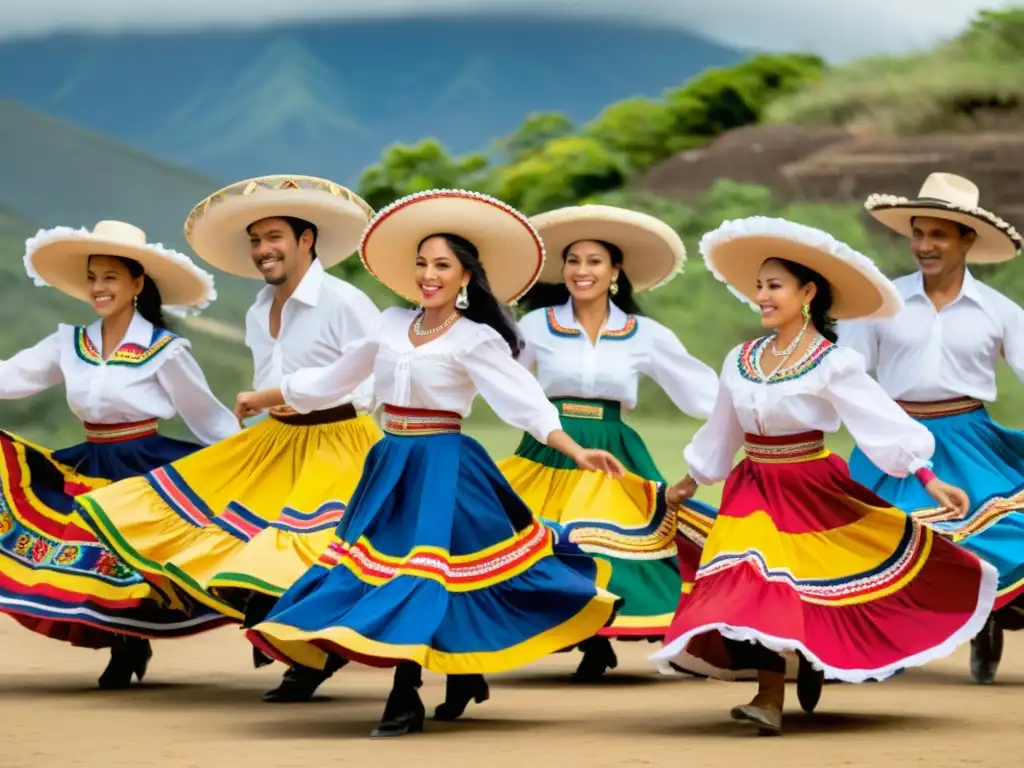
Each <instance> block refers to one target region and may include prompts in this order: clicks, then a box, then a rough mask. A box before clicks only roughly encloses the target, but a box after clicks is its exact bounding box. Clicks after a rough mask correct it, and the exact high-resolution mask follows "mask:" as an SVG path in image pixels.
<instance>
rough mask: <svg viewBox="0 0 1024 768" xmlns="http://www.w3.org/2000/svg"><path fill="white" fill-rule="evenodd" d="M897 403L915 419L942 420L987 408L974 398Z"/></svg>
mask: <svg viewBox="0 0 1024 768" xmlns="http://www.w3.org/2000/svg"><path fill="white" fill-rule="evenodd" d="M896 402H897V403H899V406H900V408H902V409H903V410H904V411H906V412H907V415H908V416H912V417H913V418H915V419H942V418H945V417H946V416H959V415H960V414H962V413H972V412H974V411H979V410H981V409H982V408H984V407H985V404H984V403H983V402H981V400H975V399H974V398H973V397H954V398H952V399H951V400H936V401H933V402H927V403H909V402H906V401H904V400H897V401H896Z"/></svg>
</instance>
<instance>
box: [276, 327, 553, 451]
mask: <svg viewBox="0 0 1024 768" xmlns="http://www.w3.org/2000/svg"><path fill="white" fill-rule="evenodd" d="M415 317H416V310H410V309H402V308H399V307H391V308H389V309H385V310H384V311H383V312H382V313H381V317H380V325H379V326H378V328H377V330H376V331H375V333H374V334H373V336H372V337H367V338H365V339H363V340H361V341H357V342H354V343H352V344H350V345H349V346H347V347H346V348H345V350H344V351H343V352H342V355H341V357H340V358H339V359H337V360H335V361H334V363H332V364H331V365H329V366H327V367H326V368H310V369H306V370H303V371H298V372H296V373H293V374H290V375H287V376H285V377H284V379H283V381H282V382H281V391H282V393H283V395H284V399H285V402H287V403H288V405H290V406H291V407H292V408H294V409H295V410H296V411H298V412H299V413H308V412H309V411H314V410H319V409H321V408H323V407H324V404H325V403H327V402H330V401H332V400H333V399H334V398H337V397H341V396H342V395H344V394H346V393H347V392H350V391H351V390H352V389H353V388H354V387H355V386H356V385H357V384H358V383H359V382H361V381H362V380H363V379H364V378H365V377H366V376H367V375H369V374H370V373H371V372H372V373H373V378H374V396H375V397H376V399H377V401H378V402H379V403H385V404H388V405H395V406H399V407H405V408H424V409H430V410H437V411H451V412H454V413H458V414H459V415H461V416H462V417H463V418H465V417H466V416H468V415H469V413H470V407H471V406H472V403H473V400H474V399H475V398H476V395H477V393H478V392H479V394H480V395H481V396H483V398H484V400H486V401H487V403H488V404H489V405H490V406H491V408H493V409H494V411H495V413H497V414H498V416H499V417H500V418H501V419H503V420H504V421H505V422H507V423H508V424H510V425H511V426H513V427H515V428H517V429H521V430H523V431H526V432H529V433H530V434H531V435H533V436H534V437H535V438H536V439H537V440H539V441H540V442H542V443H546V442H547V438H548V435H550V434H551V433H552V432H554V431H556V430H560V429H561V428H562V424H561V422H560V421H559V418H558V409H557V408H555V406H553V405H552V404H551V403H550V402H549V401H548V399H547V397H545V395H544V391H543V390H542V389H541V388H540V384H538V383H537V380H536V379H535V378H534V377H533V376H531V375H530V373H529V371H527V370H526V369H525V368H523V367H522V366H521V365H519V364H518V363H517V362H516V361H515V360H514V359H513V357H512V352H511V351H510V350H509V347H508V344H507V343H506V342H505V340H504V339H503V338H501V336H499V335H498V333H497V332H496V331H495V330H494V329H493V328H491V327H490V326H487V325H482V324H480V323H474V322H473V321H472V320H468V319H466V318H462V319H461V320H457V321H456V322H455V323H454V324H453V325H452V326H451V327H450V328H449V329H448V330H447V331H446V332H445V333H444V334H442V335H441V336H439V337H437V338H436V339H434V340H433V341H430V342H427V343H426V344H424V345H422V346H420V347H414V346H413V345H412V342H411V341H409V326H410V325H411V324H412V321H413V320H414V319H415Z"/></svg>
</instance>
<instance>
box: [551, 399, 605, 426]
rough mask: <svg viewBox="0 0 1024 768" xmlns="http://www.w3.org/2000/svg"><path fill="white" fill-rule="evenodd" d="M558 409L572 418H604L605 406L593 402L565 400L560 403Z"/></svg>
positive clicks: (595, 419)
mask: <svg viewBox="0 0 1024 768" xmlns="http://www.w3.org/2000/svg"><path fill="white" fill-rule="evenodd" d="M558 411H559V413H561V414H562V415H563V416H568V417H569V418H571V419H592V420H594V421H603V420H604V406H603V405H594V404H591V403H574V402H571V401H568V400H564V401H562V402H560V403H559V404H558Z"/></svg>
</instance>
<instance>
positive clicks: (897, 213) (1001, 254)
mask: <svg viewBox="0 0 1024 768" xmlns="http://www.w3.org/2000/svg"><path fill="white" fill-rule="evenodd" d="M978 199H979V194H978V187H977V186H976V185H975V184H973V183H972V182H970V181H968V180H967V179H965V178H962V177H960V176H955V175H953V174H948V173H933V174H931V175H930V176H929V177H928V179H927V180H926V181H925V183H924V185H923V186H922V187H921V191H920V193H919V195H918V196H917V198H916V199H914V200H909V199H907V198H901V197H895V196H892V195H872V196H870V197H869V198H868V200H867V202H866V203H865V207H866V208H867V210H868V211H869V212H870V213H871V215H872V216H873V217H874V218H876V219H877V220H878V221H880V222H881V223H882V224H884V225H885V226H887V227H889V228H890V229H893V230H895V231H896V232H899V233H900V234H902V235H904V236H906V237H909V238H910V247H911V252H912V253H913V254H914V257H915V259H916V260H917V263H918V270H917V271H916V272H914V273H913V274H910V275H906V276H905V277H901V278H899V279H897V280H895V281H894V282H895V284H896V286H897V287H898V288H899V290H900V293H901V294H902V295H903V299H904V301H905V306H904V308H903V310H902V311H901V312H900V313H899V314H898V315H896V317H894V318H892V319H891V320H888V321H883V322H878V323H868V322H854V323H843V324H840V328H839V342H840V343H841V344H843V345H846V346H851V347H854V348H855V349H857V350H858V351H860V352H861V353H862V354H863V355H864V357H865V358H866V361H867V367H868V369H869V370H870V369H874V370H875V372H876V375H877V377H878V381H879V383H880V384H881V385H882V387H883V388H884V389H885V390H886V392H887V393H888V394H889V396H890V397H892V398H893V399H894V400H897V401H898V402H899V403H900V405H902V406H903V408H904V409H905V410H906V411H907V413H909V414H910V415H911V416H913V417H914V418H916V419H918V420H920V421H921V422H922V423H923V424H924V425H925V426H927V427H928V428H929V430H930V431H931V432H932V433H933V434H934V435H935V442H936V449H935V455H934V458H933V462H934V464H935V467H934V469H935V471H936V472H937V473H938V474H940V475H941V476H942V477H943V478H946V479H947V480H948V481H949V482H950V483H953V484H954V485H957V486H959V487H961V488H963V489H964V490H966V491H967V493H968V495H969V496H970V499H971V511H970V513H969V514H968V515H967V516H966V517H965V518H964V519H962V520H961V519H952V518H951V516H950V515H949V514H948V513H946V512H945V510H942V509H935V508H934V506H933V504H932V502H931V501H930V499H929V497H928V496H926V495H925V494H924V492H923V491H922V490H921V486H920V483H919V482H917V481H915V480H914V478H910V479H897V478H892V477H889V476H888V475H885V474H884V473H882V472H881V471H880V470H878V468H877V467H875V466H874V465H872V464H871V462H870V461H869V460H868V459H867V458H866V457H865V456H864V454H863V453H861V452H860V451H859V450H855V451H854V453H853V455H852V456H851V457H850V471H851V474H852V475H853V477H854V479H856V480H857V481H858V482H860V483H863V484H864V485H866V486H868V487H869V488H872V489H873V490H874V491H875V492H876V493H878V494H879V495H880V496H882V497H883V498H884V499H886V500H887V501H889V502H890V503H892V504H893V505H894V506H897V507H899V508H901V509H904V510H906V511H907V512H910V513H912V514H914V515H915V516H916V517H918V518H920V519H922V520H923V521H925V522H929V523H931V524H933V525H934V527H935V528H937V529H938V530H939V531H940V532H941V533H943V534H944V535H947V536H949V537H950V538H952V539H953V540H954V541H956V542H957V543H959V544H961V545H963V546H964V547H966V548H967V549H969V550H971V551H972V552H974V553H975V554H977V555H978V556H979V557H982V558H983V559H985V560H988V561H989V562H991V563H992V564H993V565H994V566H996V568H997V569H998V571H999V583H998V587H997V589H998V591H997V598H996V604H995V611H994V612H993V614H992V615H991V616H990V617H989V620H988V623H987V624H986V625H985V627H984V629H983V630H982V631H981V633H979V634H978V636H977V637H975V638H974V639H973V640H972V642H971V676H972V678H973V679H974V680H975V682H978V683H992V682H993V681H994V680H995V675H996V670H997V668H998V665H999V661H1000V657H1001V655H1002V647H1003V637H1002V633H1003V630H1004V629H1021V628H1024V512H1022V510H1024V433H1022V432H1018V431H1014V430H1009V429H1006V428H1004V427H1002V426H1000V425H998V424H996V423H995V422H993V421H992V420H991V418H989V415H988V412H987V410H986V408H985V403H990V402H993V401H995V398H996V364H997V363H998V360H999V358H1000V357H1003V358H1004V359H1005V360H1006V361H1007V363H1009V365H1010V367H1011V368H1012V369H1013V371H1014V372H1015V373H1016V374H1017V376H1018V377H1020V378H1022V379H1024V309H1021V307H1020V306H1018V305H1017V304H1015V303H1014V302H1013V301H1011V300H1010V299H1008V298H1007V297H1006V296H1004V295H1002V294H1001V293H999V292H998V291H996V290H995V289H993V288H991V287H989V286H987V285H985V284H983V283H981V282H979V281H978V280H977V279H975V278H974V276H973V275H971V272H970V270H969V269H968V268H967V263H968V262H974V263H994V262H999V261H1006V260H1009V259H1012V258H1013V257H1014V256H1016V255H1017V254H1018V253H1019V250H1020V247H1021V236H1020V235H1019V234H1018V233H1017V231H1016V230H1015V229H1014V228H1013V227H1012V226H1010V225H1009V224H1008V223H1007V222H1005V221H1003V220H1002V219H1000V218H999V217H998V216H996V215H995V214H993V213H990V212H989V211H986V210H984V209H982V208H980V207H979V206H978ZM915 483H916V485H915Z"/></svg>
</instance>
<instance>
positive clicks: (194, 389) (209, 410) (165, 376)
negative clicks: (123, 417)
mask: <svg viewBox="0 0 1024 768" xmlns="http://www.w3.org/2000/svg"><path fill="white" fill-rule="evenodd" d="M175 343H176V344H177V347H176V348H175V349H172V350H168V352H167V353H166V354H167V355H168V357H167V359H166V360H165V361H164V364H163V365H161V366H160V367H159V368H158V369H157V372H156V379H157V381H158V382H160V386H161V387H163V390H164V392H166V393H167V397H168V399H169V400H170V401H171V404H172V405H173V406H174V409H175V410H176V411H177V412H178V415H179V416H181V418H182V421H184V422H185V424H186V426H187V427H188V428H189V430H191V432H192V434H193V435H195V436H196V437H197V438H199V440H200V441H201V442H202V443H204V444H206V445H213V444H214V443H217V442H220V441H221V440H223V439H225V438H227V437H231V435H233V434H235V433H236V432H238V431H239V429H240V428H239V426H238V421H237V420H236V419H235V416H234V414H233V413H232V412H231V411H229V410H228V409H227V408H226V407H225V406H224V404H223V403H221V401H220V400H218V399H217V397H216V395H214V394H213V392H212V391H210V385H209V384H208V383H207V381H206V376H205V375H203V371H202V369H201V368H200V367H199V364H198V363H197V362H196V360H195V358H194V357H192V352H191V351H190V350H189V345H188V342H186V341H185V340H184V339H180V340H178V341H177V342H175Z"/></svg>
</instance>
